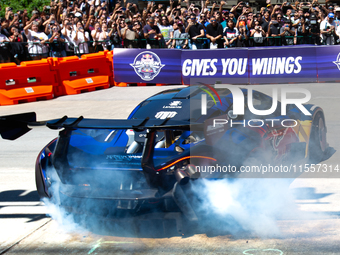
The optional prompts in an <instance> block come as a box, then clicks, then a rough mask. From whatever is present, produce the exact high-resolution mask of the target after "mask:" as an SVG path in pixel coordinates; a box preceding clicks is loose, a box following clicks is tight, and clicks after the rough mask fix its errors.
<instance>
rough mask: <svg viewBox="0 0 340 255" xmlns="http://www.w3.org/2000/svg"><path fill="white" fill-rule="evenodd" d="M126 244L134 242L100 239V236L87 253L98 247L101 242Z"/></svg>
mask: <svg viewBox="0 0 340 255" xmlns="http://www.w3.org/2000/svg"><path fill="white" fill-rule="evenodd" d="M107 243H109V244H128V243H134V242H124V241H102V238H100V239H99V240H97V242H96V243H95V244H94V245H93V247H92V248H91V250H90V251H89V252H88V253H87V254H91V253H93V252H94V251H95V250H96V249H97V248H98V247H100V246H101V245H102V244H107Z"/></svg>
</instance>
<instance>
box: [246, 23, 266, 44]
mask: <svg viewBox="0 0 340 255" xmlns="http://www.w3.org/2000/svg"><path fill="white" fill-rule="evenodd" d="M254 24H255V27H254V29H252V30H251V31H250V37H252V38H253V40H252V42H253V45H254V46H264V38H265V37H266V33H265V32H264V31H263V29H262V27H261V26H260V22H259V21H258V20H256V21H255V23H254Z"/></svg>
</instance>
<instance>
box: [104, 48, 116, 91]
mask: <svg viewBox="0 0 340 255" xmlns="http://www.w3.org/2000/svg"><path fill="white" fill-rule="evenodd" d="M106 58H107V60H108V64H109V68H110V70H111V76H110V84H111V85H114V84H115V81H114V77H113V50H111V51H108V52H107V54H106Z"/></svg>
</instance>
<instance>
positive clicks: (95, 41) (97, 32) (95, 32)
mask: <svg viewBox="0 0 340 255" xmlns="http://www.w3.org/2000/svg"><path fill="white" fill-rule="evenodd" d="M100 33H101V29H100V24H99V22H96V23H95V25H94V30H92V31H91V36H92V39H93V47H94V51H95V52H98V51H103V50H104V49H103V46H102V44H101V43H100V42H98V41H99V37H100Z"/></svg>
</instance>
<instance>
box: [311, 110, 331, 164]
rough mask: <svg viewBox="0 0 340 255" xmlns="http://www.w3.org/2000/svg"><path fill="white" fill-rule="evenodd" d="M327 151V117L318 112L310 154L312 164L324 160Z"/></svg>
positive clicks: (314, 120) (312, 133)
mask: <svg viewBox="0 0 340 255" xmlns="http://www.w3.org/2000/svg"><path fill="white" fill-rule="evenodd" d="M326 149H327V141H326V125H325V117H324V116H323V114H322V113H321V112H318V113H317V114H316V115H315V117H314V119H313V122H312V128H311V133H310V139H309V145H308V152H309V153H308V154H309V161H310V162H311V163H319V162H320V161H322V160H323V157H324V154H325V151H326Z"/></svg>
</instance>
